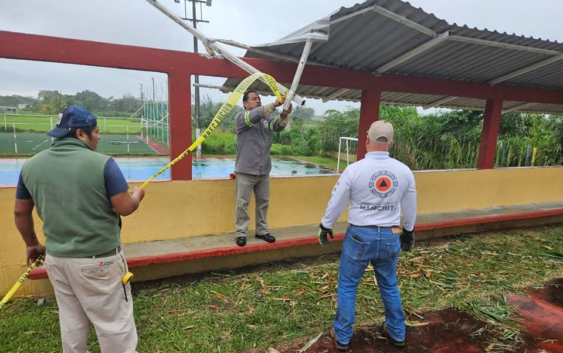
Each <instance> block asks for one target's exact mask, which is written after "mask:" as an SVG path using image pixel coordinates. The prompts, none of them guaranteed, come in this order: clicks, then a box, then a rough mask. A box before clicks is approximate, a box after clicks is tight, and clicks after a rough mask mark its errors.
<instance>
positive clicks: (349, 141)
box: [336, 136, 358, 173]
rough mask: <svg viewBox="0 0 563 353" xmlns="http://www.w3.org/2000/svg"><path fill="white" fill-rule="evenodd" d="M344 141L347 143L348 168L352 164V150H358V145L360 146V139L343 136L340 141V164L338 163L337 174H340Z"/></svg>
mask: <svg viewBox="0 0 563 353" xmlns="http://www.w3.org/2000/svg"><path fill="white" fill-rule="evenodd" d="M342 140H344V141H345V144H346V166H348V165H349V164H350V150H351V149H352V147H353V148H354V150H356V148H355V147H356V145H357V144H358V139H357V138H356V137H345V136H341V137H340V140H339V141H338V162H337V163H336V172H337V173H339V172H340V156H341V153H342ZM354 153H355V152H354Z"/></svg>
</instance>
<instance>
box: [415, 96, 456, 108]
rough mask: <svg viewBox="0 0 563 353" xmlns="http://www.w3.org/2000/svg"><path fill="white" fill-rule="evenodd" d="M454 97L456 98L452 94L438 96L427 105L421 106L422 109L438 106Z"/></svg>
mask: <svg viewBox="0 0 563 353" xmlns="http://www.w3.org/2000/svg"><path fill="white" fill-rule="evenodd" d="M454 99H457V97H453V96H452V97H444V98H440V99H438V100H437V101H434V102H430V103H429V104H428V105H425V106H424V107H422V109H424V110H427V109H430V108H433V107H438V106H440V105H442V104H444V103H447V102H451V101H453V100H454Z"/></svg>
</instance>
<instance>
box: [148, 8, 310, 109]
mask: <svg viewBox="0 0 563 353" xmlns="http://www.w3.org/2000/svg"><path fill="white" fill-rule="evenodd" d="M146 1H147V2H148V3H149V4H151V5H152V6H154V7H156V8H157V9H158V10H160V12H162V13H163V14H165V15H166V16H168V17H169V18H170V19H172V20H173V21H174V22H176V23H177V24H179V25H180V26H182V27H183V28H184V29H185V30H187V31H188V32H190V33H191V34H192V35H193V36H195V37H196V38H197V39H199V40H200V41H201V42H202V43H203V45H205V46H207V47H209V48H211V49H213V50H214V51H215V52H217V53H219V54H221V55H222V56H223V57H224V58H225V59H227V60H229V61H230V62H232V63H233V64H235V65H237V66H238V67H240V68H241V69H243V70H244V71H246V72H248V73H251V74H254V73H257V72H259V71H258V70H257V69H256V68H254V67H253V66H251V65H249V64H247V63H246V62H245V61H243V60H241V59H240V58H239V57H237V56H236V55H234V54H231V53H230V52H229V51H227V50H225V49H223V47H221V46H220V45H218V44H217V43H213V42H212V41H210V40H209V38H207V37H206V36H205V35H204V34H203V33H201V32H200V31H198V30H197V29H195V28H193V27H192V26H191V25H190V24H188V23H186V22H184V21H182V19H181V18H180V17H178V16H176V14H174V13H172V12H170V10H168V9H167V8H166V7H165V6H164V5H162V4H160V3H158V2H157V1H156V0H146ZM260 80H261V81H263V82H264V83H267V82H266V80H265V79H264V78H263V77H261V78H260ZM278 89H279V91H280V92H282V93H283V92H285V91H286V90H287V88H285V86H283V85H282V84H280V83H278ZM293 102H295V104H297V105H303V104H305V100H304V99H303V98H301V97H300V96H298V95H295V96H293Z"/></svg>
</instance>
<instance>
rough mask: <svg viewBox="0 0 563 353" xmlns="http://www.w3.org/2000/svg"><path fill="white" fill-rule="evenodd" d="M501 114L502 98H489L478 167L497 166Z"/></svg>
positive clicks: (490, 167)
mask: <svg viewBox="0 0 563 353" xmlns="http://www.w3.org/2000/svg"><path fill="white" fill-rule="evenodd" d="M501 114H502V99H499V98H493V99H487V105H486V106H485V116H484V122H483V132H482V133H481V145H480V146H479V157H478V159H477V169H493V168H494V166H495V153H496V149H497V136H498V130H499V127H500V117H501Z"/></svg>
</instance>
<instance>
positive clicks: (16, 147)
mask: <svg viewBox="0 0 563 353" xmlns="http://www.w3.org/2000/svg"><path fill="white" fill-rule="evenodd" d="M12 126H13V127H14V151H15V153H16V154H18V138H17V136H16V124H12Z"/></svg>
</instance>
